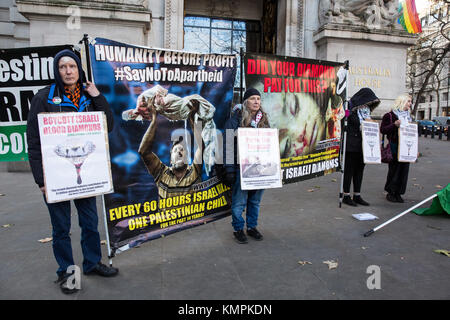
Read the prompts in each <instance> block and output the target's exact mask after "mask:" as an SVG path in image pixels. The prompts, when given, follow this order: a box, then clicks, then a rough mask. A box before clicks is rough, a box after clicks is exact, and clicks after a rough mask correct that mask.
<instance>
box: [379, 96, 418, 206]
mask: <svg viewBox="0 0 450 320" xmlns="http://www.w3.org/2000/svg"><path fill="white" fill-rule="evenodd" d="M411 104H412V99H411V96H409V95H407V94H402V95H400V96H398V97H397V99H396V100H395V102H394V106H393V107H392V111H390V112H388V113H386V114H385V115H384V116H383V119H382V121H381V126H380V131H381V133H382V134H385V135H386V136H387V138H388V140H389V145H390V147H391V152H392V161H391V162H389V170H388V174H387V178H386V184H385V186H384V190H385V191H387V193H388V194H387V195H386V199H387V200H388V201H390V202H400V203H403V202H404V200H403V198H402V197H401V195H402V194H405V191H406V184H407V182H408V172H409V163H408V162H398V160H397V149H398V128H399V127H400V125H401V124H402V123H408V122H411V114H410V109H411Z"/></svg>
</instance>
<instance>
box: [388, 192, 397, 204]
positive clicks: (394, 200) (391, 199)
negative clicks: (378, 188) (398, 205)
mask: <svg viewBox="0 0 450 320" xmlns="http://www.w3.org/2000/svg"><path fill="white" fill-rule="evenodd" d="M386 199H387V201H390V202H397V198H396V197H395V196H394V195H393V194H392V193H388V194H387V195H386Z"/></svg>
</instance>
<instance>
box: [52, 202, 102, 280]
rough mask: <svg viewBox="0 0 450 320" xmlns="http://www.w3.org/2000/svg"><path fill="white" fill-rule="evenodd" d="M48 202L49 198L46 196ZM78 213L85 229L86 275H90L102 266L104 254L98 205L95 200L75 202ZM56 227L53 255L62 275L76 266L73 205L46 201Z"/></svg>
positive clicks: (54, 227)
mask: <svg viewBox="0 0 450 320" xmlns="http://www.w3.org/2000/svg"><path fill="white" fill-rule="evenodd" d="M44 201H45V196H44ZM73 202H74V203H75V207H76V208H77V211H78V223H79V225H80V228H81V249H82V251H83V258H84V260H83V271H84V272H89V271H91V270H92V269H93V268H94V266H95V265H96V264H97V263H98V262H100V260H101V258H102V251H101V247H100V234H99V233H98V216H97V204H96V200H95V197H91V198H84V199H75V200H73ZM45 203H46V205H47V208H48V211H49V212H50V219H51V222H52V227H53V232H52V236H53V254H54V255H55V258H56V262H58V265H59V269H58V271H57V272H56V273H57V274H62V273H63V272H65V271H66V270H67V268H68V267H69V266H71V265H75V263H74V261H73V256H72V245H71V241H70V226H71V221H70V201H63V202H57V203H47V201H45Z"/></svg>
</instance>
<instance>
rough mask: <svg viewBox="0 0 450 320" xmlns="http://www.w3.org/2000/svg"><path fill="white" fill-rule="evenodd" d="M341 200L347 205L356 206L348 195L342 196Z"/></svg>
mask: <svg viewBox="0 0 450 320" xmlns="http://www.w3.org/2000/svg"><path fill="white" fill-rule="evenodd" d="M342 202H343V203H345V204H348V205H349V206H352V207H357V205H356V203H355V202H354V201H353V200H352V198H350V196H344V198H343V199H342Z"/></svg>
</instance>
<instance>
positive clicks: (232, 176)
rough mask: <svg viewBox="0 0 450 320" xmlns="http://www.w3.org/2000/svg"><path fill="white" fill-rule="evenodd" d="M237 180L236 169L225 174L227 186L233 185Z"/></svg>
mask: <svg viewBox="0 0 450 320" xmlns="http://www.w3.org/2000/svg"><path fill="white" fill-rule="evenodd" d="M235 181H236V173H235V172H234V171H230V172H227V173H226V174H225V176H224V182H225V184H226V185H227V186H229V187H232V186H233V185H234V182H235Z"/></svg>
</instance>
